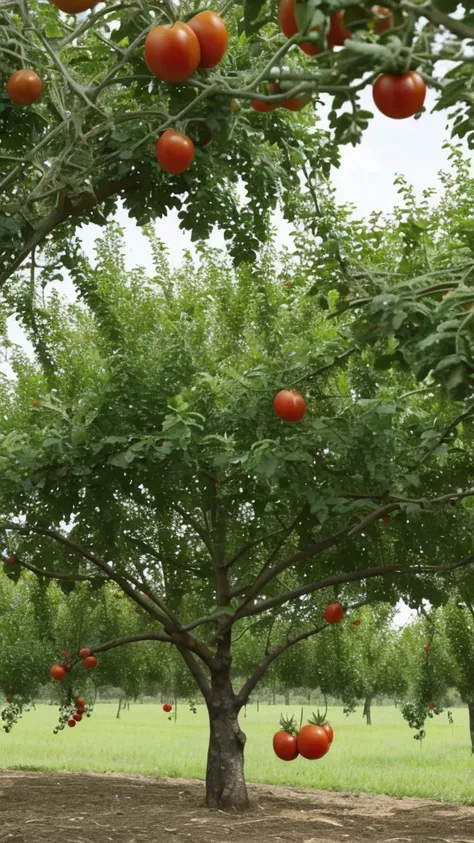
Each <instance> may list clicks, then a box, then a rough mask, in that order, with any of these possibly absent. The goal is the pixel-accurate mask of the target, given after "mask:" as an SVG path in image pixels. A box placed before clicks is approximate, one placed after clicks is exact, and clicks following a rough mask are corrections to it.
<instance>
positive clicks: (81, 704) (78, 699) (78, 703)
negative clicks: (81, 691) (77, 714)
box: [74, 697, 87, 711]
mask: <svg viewBox="0 0 474 843" xmlns="http://www.w3.org/2000/svg"><path fill="white" fill-rule="evenodd" d="M74 702H75V703H76V706H77V710H78V711H84V709H85V707H86V705H87V703H86V701H85V699H84V697H76V699H75V700H74Z"/></svg>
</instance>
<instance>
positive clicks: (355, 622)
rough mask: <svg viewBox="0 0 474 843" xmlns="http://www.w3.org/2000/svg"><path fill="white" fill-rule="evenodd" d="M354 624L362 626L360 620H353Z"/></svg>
mask: <svg viewBox="0 0 474 843" xmlns="http://www.w3.org/2000/svg"><path fill="white" fill-rule="evenodd" d="M352 626H360V620H357V621H352Z"/></svg>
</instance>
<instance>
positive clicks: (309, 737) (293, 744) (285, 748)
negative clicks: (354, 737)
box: [273, 715, 334, 761]
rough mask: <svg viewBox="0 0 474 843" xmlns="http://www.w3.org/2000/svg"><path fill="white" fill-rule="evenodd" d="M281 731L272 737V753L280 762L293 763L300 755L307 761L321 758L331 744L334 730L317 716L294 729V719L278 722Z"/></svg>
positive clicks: (283, 719) (282, 719)
mask: <svg viewBox="0 0 474 843" xmlns="http://www.w3.org/2000/svg"><path fill="white" fill-rule="evenodd" d="M280 725H281V727H282V728H281V729H280V730H279V731H278V732H275V734H274V735H273V751H274V752H275V755H277V756H278V758H280V759H281V760H282V761H294V760H295V758H298V755H301V756H302V758H307V759H308V760H309V761H315V760H317V759H318V758H323V756H324V755H326V753H327V752H329V748H330V746H331V744H332V742H333V738H334V730H333V728H332V726H331V724H330V723H328V722H327V721H326V722H325V721H324V718H321V717H320V716H319V715H318V716H316V715H313V719H312V720H309V721H308V723H307V724H306V725H305V726H302V727H301V728H300V729H299V730H297V729H296V728H295V725H294V717H292V718H291V719H290V720H287V719H285V718H284V717H282V718H281V720H280Z"/></svg>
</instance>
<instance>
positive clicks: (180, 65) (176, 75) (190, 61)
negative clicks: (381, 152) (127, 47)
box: [145, 21, 201, 82]
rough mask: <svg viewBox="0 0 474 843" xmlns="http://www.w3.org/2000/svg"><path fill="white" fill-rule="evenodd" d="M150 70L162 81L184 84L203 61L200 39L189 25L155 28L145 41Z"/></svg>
mask: <svg viewBox="0 0 474 843" xmlns="http://www.w3.org/2000/svg"><path fill="white" fill-rule="evenodd" d="M145 61H146V63H147V66H148V69H149V70H150V71H151V73H153V74H154V75H155V76H157V77H158V79H161V80H162V81H163V82H184V80H185V79H189V77H190V76H192V75H193V73H194V71H195V70H196V69H197V68H198V66H199V62H200V61H201V48H200V46H199V41H198V39H197V36H196V35H195V33H194V32H193V30H192V29H191V27H189V26H188V25H187V24H186V23H181V22H180V21H178V23H174V24H173V26H155V27H154V28H153V29H152V30H151V31H150V32H149V33H148V35H147V37H146V39H145Z"/></svg>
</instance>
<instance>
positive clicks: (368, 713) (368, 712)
mask: <svg viewBox="0 0 474 843" xmlns="http://www.w3.org/2000/svg"><path fill="white" fill-rule="evenodd" d="M362 717H365V719H366V721H367V726H371V725H372V700H371V698H370V697H366V698H365V703H364V711H363V712H362Z"/></svg>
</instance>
